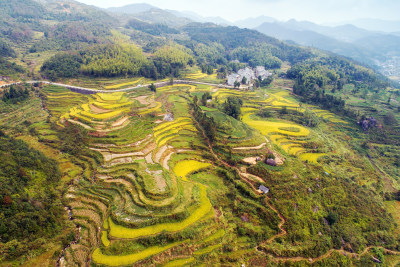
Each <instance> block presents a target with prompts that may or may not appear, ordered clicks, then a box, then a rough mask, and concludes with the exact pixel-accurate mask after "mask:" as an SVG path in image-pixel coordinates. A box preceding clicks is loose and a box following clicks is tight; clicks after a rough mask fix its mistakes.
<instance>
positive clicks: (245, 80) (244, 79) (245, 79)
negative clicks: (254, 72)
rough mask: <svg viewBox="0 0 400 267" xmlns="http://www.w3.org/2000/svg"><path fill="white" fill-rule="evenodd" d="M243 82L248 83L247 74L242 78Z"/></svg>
mask: <svg viewBox="0 0 400 267" xmlns="http://www.w3.org/2000/svg"><path fill="white" fill-rule="evenodd" d="M242 84H247V78H246V77H245V76H243V78H242Z"/></svg>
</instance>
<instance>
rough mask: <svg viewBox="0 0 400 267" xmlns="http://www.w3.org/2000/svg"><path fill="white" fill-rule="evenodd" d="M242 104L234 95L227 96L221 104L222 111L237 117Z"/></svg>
mask: <svg viewBox="0 0 400 267" xmlns="http://www.w3.org/2000/svg"><path fill="white" fill-rule="evenodd" d="M242 105H243V101H242V99H240V98H238V97H236V96H228V98H227V99H226V100H225V102H224V103H223V104H222V106H221V110H222V112H224V113H225V114H226V115H229V116H231V117H233V118H235V119H239V117H240V114H241V110H240V108H241V107H242Z"/></svg>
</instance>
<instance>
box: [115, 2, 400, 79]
mask: <svg viewBox="0 0 400 267" xmlns="http://www.w3.org/2000/svg"><path fill="white" fill-rule="evenodd" d="M107 11H109V12H112V13H124V14H129V15H130V16H133V18H135V19H138V20H141V21H144V22H148V23H159V24H166V25H168V26H170V27H181V26H184V25H186V24H188V23H191V22H202V23H204V22H211V23H215V24H218V25H223V26H232V25H234V26H238V27H240V28H248V29H255V30H257V31H259V32H261V33H264V34H266V35H268V36H271V37H275V38H277V39H280V40H283V41H287V42H289V43H296V44H300V45H303V46H311V47H315V48H318V49H322V50H326V51H330V52H333V53H336V54H340V55H344V56H347V57H350V58H353V59H355V60H357V61H359V62H363V63H366V64H368V65H370V66H373V67H376V68H379V69H381V70H382V68H385V65H386V64H385V62H387V61H391V60H392V59H393V57H400V21H384V20H377V19H359V20H354V21H351V22H347V23H344V24H342V25H336V26H326V25H319V24H316V23H313V22H309V21H297V20H294V19H291V20H289V21H286V22H282V21H278V20H276V19H275V18H272V17H268V16H259V17H254V18H247V19H242V20H238V21H235V22H230V21H228V20H225V19H223V18H221V17H204V16H201V15H199V14H197V13H195V12H192V11H176V10H164V9H160V8H158V7H155V6H152V5H149V4H131V5H127V6H123V7H113V8H108V9H107ZM390 65H391V66H392V65H393V64H392V61H391V63H390ZM399 66H400V63H399ZM396 68H397V67H396ZM390 72H391V73H392V72H393V71H390ZM399 72H400V68H399Z"/></svg>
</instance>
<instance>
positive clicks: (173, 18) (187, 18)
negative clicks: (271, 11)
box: [106, 3, 233, 26]
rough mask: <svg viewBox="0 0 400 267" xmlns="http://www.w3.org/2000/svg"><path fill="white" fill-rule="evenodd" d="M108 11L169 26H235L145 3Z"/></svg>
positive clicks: (225, 21)
mask: <svg viewBox="0 0 400 267" xmlns="http://www.w3.org/2000/svg"><path fill="white" fill-rule="evenodd" d="M106 10H107V11H109V12H113V13H121V14H131V15H135V17H136V18H138V19H143V20H145V21H147V22H150V21H151V22H156V23H165V24H167V25H169V26H176V25H182V24H187V23H189V22H212V23H215V24H218V25H233V24H232V22H230V21H227V20H225V19H223V18H221V17H203V16H201V15H199V14H197V13H195V12H192V11H177V10H170V9H161V8H158V7H155V6H152V5H149V4H144V3H142V4H131V5H127V6H122V7H111V8H107V9H106ZM149 16H151V18H150V17H149Z"/></svg>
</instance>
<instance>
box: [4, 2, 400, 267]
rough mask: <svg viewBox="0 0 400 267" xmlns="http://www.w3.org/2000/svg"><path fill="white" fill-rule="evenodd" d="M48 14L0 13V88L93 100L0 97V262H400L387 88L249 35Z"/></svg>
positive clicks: (330, 58)
mask: <svg viewBox="0 0 400 267" xmlns="http://www.w3.org/2000/svg"><path fill="white" fill-rule="evenodd" d="M50 2H51V3H50ZM50 2H49V3H48V4H46V5H43V4H41V3H42V2H37V1H30V0H17V1H3V2H2V8H1V10H0V15H2V16H1V18H0V25H1V26H2V29H3V30H2V31H1V33H0V53H1V61H0V63H1V64H0V70H4V72H2V73H1V75H2V76H3V75H8V74H7V73H10V76H11V77H10V78H12V79H15V80H18V81H20V80H22V81H23V80H34V79H35V80H36V79H37V80H39V79H40V80H42V79H51V80H60V81H61V82H62V83H64V84H68V85H75V86H79V87H88V88H96V89H103V91H100V92H98V93H96V92H86V91H84V90H82V91H80V93H78V92H76V91H78V90H75V89H74V90H73V91H74V92H72V91H71V90H70V89H68V88H63V87H59V86H55V85H49V84H45V83H34V84H32V85H30V84H29V85H24V84H21V85H13V86H10V87H9V88H1V89H0V91H1V97H2V101H0V159H1V160H0V184H1V186H0V261H1V264H0V265H5V266H18V265H22V264H25V265H26V266H33V265H34V266H37V265H46V266H47V265H49V266H53V265H56V262H57V261H59V262H60V263H63V264H65V265H66V266H85V265H87V263H88V261H89V260H90V262H91V264H92V265H93V266H98V265H99V266H103V265H106V266H125V265H138V266H183V265H188V266H197V265H199V266H200V265H204V266H214V265H222V266H232V265H234V266H236V265H241V264H245V265H246V266H262V265H265V264H266V265H268V266H309V265H310V264H313V265H317V266H372V265H373V264H374V261H375V262H376V261H377V260H378V261H381V262H382V264H381V265H385V264H387V265H390V264H392V265H394V264H397V263H398V251H399V250H400V236H399V233H400V232H399V227H398V225H400V221H399V220H400V216H399V212H398V208H399V205H398V204H399V199H400V193H399V190H400V178H399V177H400V171H399V166H400V159H399V155H400V149H399V147H398V146H399V144H400V133H399V125H398V122H399V120H400V115H399V112H398V111H399V110H400V106H399V103H400V93H399V92H400V91H399V90H398V89H396V88H392V87H390V83H388V82H387V81H386V80H384V79H382V77H380V76H379V75H377V74H376V73H374V72H373V71H372V70H370V69H368V68H365V67H362V66H359V65H358V64H356V63H354V62H352V61H350V60H348V59H343V58H340V57H336V56H334V55H327V54H325V53H324V52H321V51H317V50H315V49H306V48H301V47H298V46H294V45H288V44H286V43H282V42H279V41H278V40H276V39H273V38H270V37H267V36H265V35H262V34H260V33H258V32H256V31H252V30H248V29H239V28H237V27H222V26H217V25H211V24H201V23H190V24H187V25H181V26H180V27H179V29H177V28H174V26H172V24H168V26H167V25H164V24H158V22H154V23H148V22H144V21H147V20H145V19H143V20H132V18H131V17H129V16H128V15H124V16H120V15H117V14H116V15H115V17H113V18H111V17H110V16H109V15H107V14H106V13H104V12H103V11H101V10H98V9H94V8H92V7H90V6H84V5H81V4H79V3H78V2H68V3H67V2H60V1H55V2H54V1H50ZM17 7H18V8H17ZM113 16H114V15H113ZM142 16H145V15H142ZM153 17H155V16H153ZM155 19H160V18H155ZM174 23H175V24H174V25H176V22H174ZM3 58H7V59H3ZM11 62H12V63H11ZM3 63H4V64H3ZM259 65H261V66H265V67H266V68H267V69H268V70H269V71H272V72H273V74H272V76H269V77H268V78H265V79H262V78H261V77H259V78H257V79H255V80H254V81H248V80H247V78H245V79H242V82H243V85H241V84H240V82H237V83H236V84H235V86H234V87H235V88H234V89H230V87H224V85H221V84H224V81H225V79H226V76H227V75H228V74H229V73H231V72H237V71H238V70H239V69H241V68H244V67H246V66H253V67H254V66H259ZM1 66H3V67H1ZM22 66H23V67H24V68H22ZM24 69H25V70H26V71H25V70H24ZM271 69H273V70H271ZM39 70H40V72H38V71H39ZM285 75H286V76H285ZM19 77H20V78H21V79H19ZM17 78H18V79H17ZM22 78H24V79H22ZM7 79H8V78H7ZM179 80H189V81H190V82H188V83H189V84H184V82H182V81H179ZM247 83H250V86H247ZM149 85H150V86H149ZM67 87H68V86H67ZM128 87H135V88H133V89H132V88H131V89H129V90H128ZM124 88H125V89H124ZM292 88H293V90H292ZM107 90H108V91H107ZM86 93H87V94H86ZM321 108H324V109H321ZM39 151H40V152H39ZM262 186H264V187H262ZM266 188H268V190H267V189H266ZM266 191H268V193H266ZM396 257H397V258H396ZM3 262H4V264H3Z"/></svg>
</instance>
